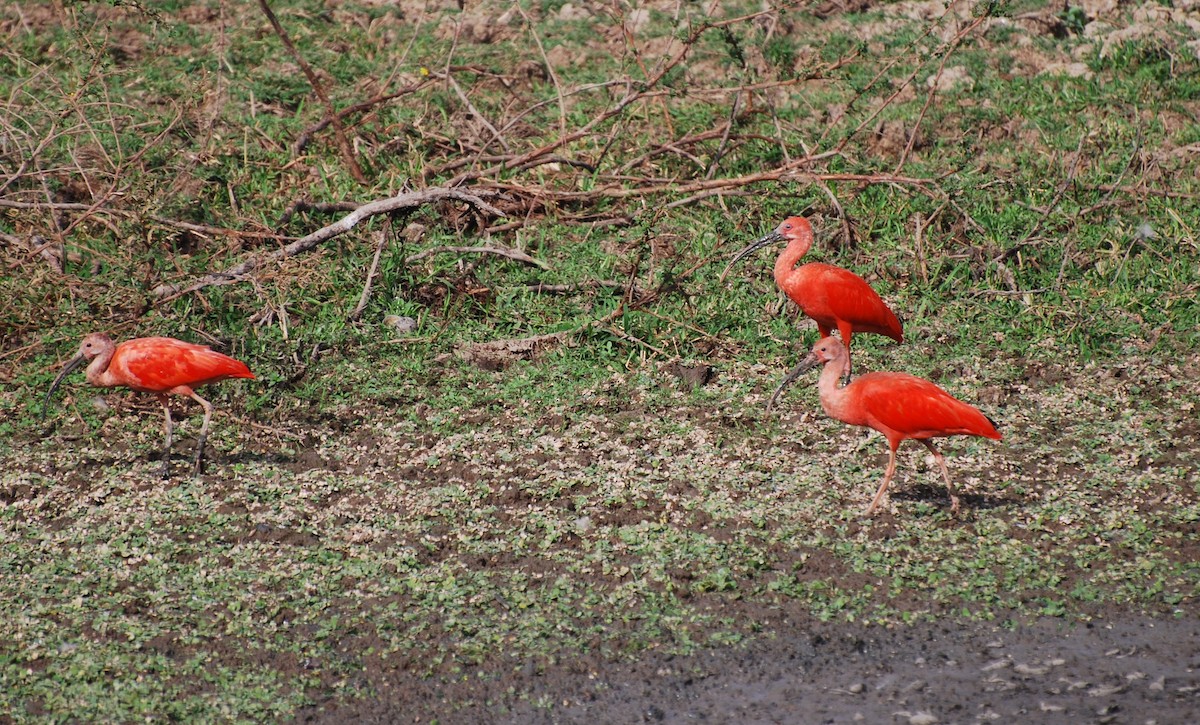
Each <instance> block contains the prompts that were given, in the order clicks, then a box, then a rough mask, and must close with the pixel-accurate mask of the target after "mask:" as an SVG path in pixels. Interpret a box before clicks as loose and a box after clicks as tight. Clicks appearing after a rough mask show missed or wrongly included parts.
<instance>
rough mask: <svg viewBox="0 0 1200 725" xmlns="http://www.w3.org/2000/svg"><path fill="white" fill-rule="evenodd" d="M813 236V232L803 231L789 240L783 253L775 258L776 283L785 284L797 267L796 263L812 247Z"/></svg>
mask: <svg viewBox="0 0 1200 725" xmlns="http://www.w3.org/2000/svg"><path fill="white" fill-rule="evenodd" d="M812 243H813V237H812V232H811V231H808V232H801V234H800V236H799V237H796V238H795V239H792V240H791V241H790V242H788V245H787V247H785V248H784V250H783V253H782V254H780V255H779V258H778V259H776V260H775V284H777V285H779V286H781V287H782V286H783V281H784V280H786V279H787V278H788V277H789V276H790V275H791V273H792V270H793V269H795V268H796V263H797V262H799V261H800V259H801V258H802V257H804V255H806V254H808V250H809V249H810V248H812Z"/></svg>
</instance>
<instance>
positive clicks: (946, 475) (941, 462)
mask: <svg viewBox="0 0 1200 725" xmlns="http://www.w3.org/2000/svg"><path fill="white" fill-rule="evenodd" d="M921 443H922V444H924V446H925V447H926V448H928V449H929V452H930V453H932V454H933V460H935V461H937V464H938V466H940V467H941V469H942V478H943V479H945V480H946V490H947V491H948V492H949V493H950V513H952V514H957V513H958V493H957V492H956V491H955V490H954V484H952V483H950V470H949V469H948V468H946V459H945V457H943V456H942V454H941V453H939V452H938V449H936V448H934V447H933V443H932V442H931V441H930V440H929V439H928V438H922V439H921Z"/></svg>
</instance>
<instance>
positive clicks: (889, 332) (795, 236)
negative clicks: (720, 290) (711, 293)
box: [721, 216, 904, 403]
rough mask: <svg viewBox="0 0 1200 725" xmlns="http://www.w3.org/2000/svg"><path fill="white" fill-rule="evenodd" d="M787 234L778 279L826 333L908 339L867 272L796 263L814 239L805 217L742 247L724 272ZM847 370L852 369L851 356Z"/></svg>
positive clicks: (777, 264)
mask: <svg viewBox="0 0 1200 725" xmlns="http://www.w3.org/2000/svg"><path fill="white" fill-rule="evenodd" d="M785 240H786V241H787V243H788V244H787V246H786V247H784V250H783V252H781V253H780V255H779V257H778V258H777V259H776V260H775V270H774V274H775V284H777V285H778V286H779V288H780V289H781V290H783V291H784V293H785V294H786V295H787V296H788V297H789V298H790V299H791V300H792V302H795V303H796V305H797V306H798V307H799V308H800V311H801V312H802V313H804V315H805V316H806V317H809V318H811V319H812V320H813V321H814V322H816V323H817V330H818V331H819V332H820V334H821V337H829V336H830V335H831V334H832V333H833V330H835V329H836V330H837V331H838V334H840V335H841V337H842V342H843V343H844V344H845V345H846V348H847V349H849V347H850V340H851V338H852V337H853V336H854V333H856V332H860V333H865V332H871V333H875V334H876V335H884V336H886V337H890V338H892V339H893V340H895V341H896V342H903V341H904V332H903V329H902V326H901V324H900V319H899V318H898V317H896V314H895V313H894V312H892V310H891V309H890V308H889V307H888V306H887V304H886V303H885V302H884V301H883V299H882V298H880V296H879V295H878V293H876V292H875V290H873V289H871V285H869V284H867V282H866V280H864V279H863V278H862V277H859V276H858V275H857V274H854V273H853V272H851V271H849V270H847V269H842V268H841V267H835V266H833V265H831V264H822V263H820V262H810V263H808V264H802V265H800V266H799V267H797V266H796V265H797V264H798V263H799V262H800V260H801V259H803V257H804V255H806V254H808V250H809V249H811V248H812V245H813V230H812V225H811V224H809V223H808V220H807V219H805V218H804V217H801V216H794V217H788V218H787V219H785V220H783V223H782V224H780V225H779V226H778V227H777V228H776V229H775V231H773V232H771V233H770V234H768V235H766V236H765V237H763V238H762V239H759V240H758V241H756V242H754V243H753V244H751V245H750V246H748V247H746V248H745V249H743V250H741V251H740V252H738V253H737V254H736V255H735V256H734V258H733V259H732V260H730V262H729V265H728V266H727V267H726V268H725V272H724V273H722V275H721V277H722V278H724V277H725V274H727V273H728V272H729V269H730V267H732V266H733V265H734V264H735V263H736V262H738V261H739V260H741V259H743V258H745V257H746V256H748V255H749V254H750V253H752V252H754V251H755V250H758V249H761V248H762V247H765V246H767V245H768V244H772V243H775V242H780V241H785ZM844 373H845V374H846V375H847V376H849V375H850V358H849V356H847V358H846V369H845V371H844ZM794 379H795V378H794V375H789V376H788V377H786V378H784V382H783V383H782V384H781V385H780V386H779V388H778V389H776V391H775V394H774V395H772V396H771V402H772V403H773V402H774V401H775V399H776V398H777V397H778V396H779V394H780V393H781V392H782V391H783V388H784V387H786V386H787V384H788V383H789V382H791V381H792V380H794Z"/></svg>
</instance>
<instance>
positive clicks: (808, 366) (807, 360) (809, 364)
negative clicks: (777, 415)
mask: <svg viewBox="0 0 1200 725" xmlns="http://www.w3.org/2000/svg"><path fill="white" fill-rule="evenodd" d="M822 364H823V363H822V362H821V360H820V359H818V358H817V356H816V355H814V354H813V353H811V352H810V353H809V354H807V355H805V356H804V357H803V358H802V359H801V360H800V362H799V363H797V365H796V367H794V368H792V371H791V372H790V373H788V374H787V376H786V377H784V379H783V381H782V382H780V383H779V387H778V388H775V392H774V393H771V399H770V400H768V401H767V412H768V413H769V412H771V408H772V407H774V406H775V401H776V400H778V399H779V396H780V395H782V394H783V391H784V390H785V389H786V388H787V386H789V385H791V384H792V383H794V382H796V379H797V378H799V377H800V376H801V375H803V374H804V373H806V372H808V371H809V370H812V369H813V368H816V367H820V366H821V365H822Z"/></svg>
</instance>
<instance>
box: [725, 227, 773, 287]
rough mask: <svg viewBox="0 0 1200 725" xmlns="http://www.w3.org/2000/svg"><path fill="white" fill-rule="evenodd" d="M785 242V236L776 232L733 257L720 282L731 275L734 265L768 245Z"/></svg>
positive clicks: (726, 266)
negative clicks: (730, 271)
mask: <svg viewBox="0 0 1200 725" xmlns="http://www.w3.org/2000/svg"><path fill="white" fill-rule="evenodd" d="M783 240H784V236H783V235H782V234H780V233H779V231H778V230H776V231H773V232H771V233H770V234H768V235H767V236H765V237H763V238H762V239H759V240H758V241H756V242H754V243H753V244H751V245H750V246H748V247H746V248H745V249H743V250H742V251H740V252H738V253H737V254H735V255H733V259H731V260H729V264H727V265H725V271H724V272H722V273H721V279H720V281H721V282H724V281H725V275H727V274H729V270H731V269H733V265H735V264H737V263H738V262H740V261H742V260H743V259H745V258H746V257H749V256H750V255H751V254H754V253H755V252H757V251H758V250H760V249H762V248H763V247H765V246H767V245H768V244H775V243H776V242H782V241H783Z"/></svg>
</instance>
